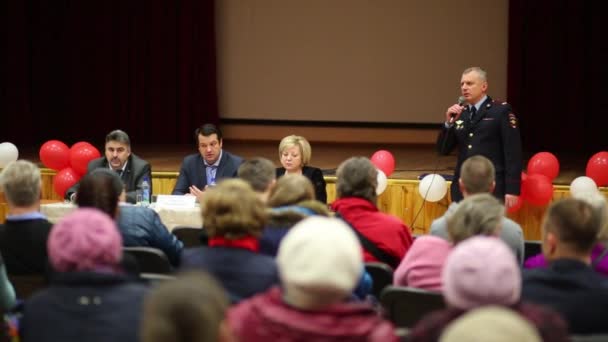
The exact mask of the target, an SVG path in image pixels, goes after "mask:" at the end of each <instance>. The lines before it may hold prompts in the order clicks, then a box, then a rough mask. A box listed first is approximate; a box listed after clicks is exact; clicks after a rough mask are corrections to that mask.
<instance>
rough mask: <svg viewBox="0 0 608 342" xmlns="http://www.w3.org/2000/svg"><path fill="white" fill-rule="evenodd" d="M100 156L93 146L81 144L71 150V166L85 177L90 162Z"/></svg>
mask: <svg viewBox="0 0 608 342" xmlns="http://www.w3.org/2000/svg"><path fill="white" fill-rule="evenodd" d="M77 145H78V146H77ZM100 156H101V154H100V153H99V151H98V150H97V149H96V148H95V147H94V146H93V145H91V144H89V143H83V142H79V143H77V144H75V145H74V146H73V147H72V148H71V149H70V165H71V166H72V169H74V171H76V172H77V173H78V174H79V175H84V174H85V173H87V166H88V165H89V162H90V161H91V160H93V159H97V158H99V157H100Z"/></svg>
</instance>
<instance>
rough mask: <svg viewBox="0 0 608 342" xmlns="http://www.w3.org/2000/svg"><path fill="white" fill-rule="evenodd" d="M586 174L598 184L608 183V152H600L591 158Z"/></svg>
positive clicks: (604, 184)
mask: <svg viewBox="0 0 608 342" xmlns="http://www.w3.org/2000/svg"><path fill="white" fill-rule="evenodd" d="M586 175H587V177H589V178H591V179H593V180H594V181H595V184H597V185H598V186H606V185H608V152H606V151H602V152H598V153H596V154H594V155H593V156H592V157H591V158H589V161H588V162H587V172H586Z"/></svg>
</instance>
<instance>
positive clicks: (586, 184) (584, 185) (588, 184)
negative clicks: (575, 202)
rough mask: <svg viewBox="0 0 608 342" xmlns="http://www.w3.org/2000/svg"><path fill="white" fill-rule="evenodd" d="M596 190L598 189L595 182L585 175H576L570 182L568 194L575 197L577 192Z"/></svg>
mask: <svg viewBox="0 0 608 342" xmlns="http://www.w3.org/2000/svg"><path fill="white" fill-rule="evenodd" d="M596 191H598V190H597V184H595V181H594V180H593V179H591V178H589V177H586V176H580V177H577V178H575V179H574V180H573V181H572V183H570V194H571V195H572V196H575V197H576V195H578V194H582V193H585V192H596Z"/></svg>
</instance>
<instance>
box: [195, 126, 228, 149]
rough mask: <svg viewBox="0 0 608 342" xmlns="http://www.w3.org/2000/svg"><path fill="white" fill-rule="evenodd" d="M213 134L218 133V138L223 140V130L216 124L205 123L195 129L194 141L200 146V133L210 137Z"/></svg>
mask: <svg viewBox="0 0 608 342" xmlns="http://www.w3.org/2000/svg"><path fill="white" fill-rule="evenodd" d="M211 134H216V135H217V140H219V141H221V140H222V131H220V129H219V128H218V127H217V126H215V125H214V124H204V125H202V126H201V127H199V128H197V129H196V130H195V131H194V141H195V142H196V145H197V146H198V136H199V135H202V136H204V137H208V136H210V135H211Z"/></svg>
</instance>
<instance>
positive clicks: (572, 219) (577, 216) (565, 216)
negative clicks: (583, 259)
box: [543, 198, 602, 255]
mask: <svg viewBox="0 0 608 342" xmlns="http://www.w3.org/2000/svg"><path fill="white" fill-rule="evenodd" d="M601 222H602V220H601V216H600V215H599V214H598V211H596V210H594V208H593V207H592V206H591V204H589V203H587V202H585V201H583V200H579V199H575V198H567V199H563V200H560V201H557V202H555V203H553V204H552V205H551V206H549V209H548V210H547V213H546V214H545V219H544V223H543V230H544V231H545V233H546V232H552V233H554V234H555V235H556V236H557V239H558V240H559V241H560V242H562V243H563V244H565V245H567V246H569V247H570V248H571V249H572V250H573V251H574V252H576V253H580V254H585V255H587V254H589V253H590V252H591V249H592V248H593V245H595V243H596V242H597V234H598V233H599V231H600V225H601Z"/></svg>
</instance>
